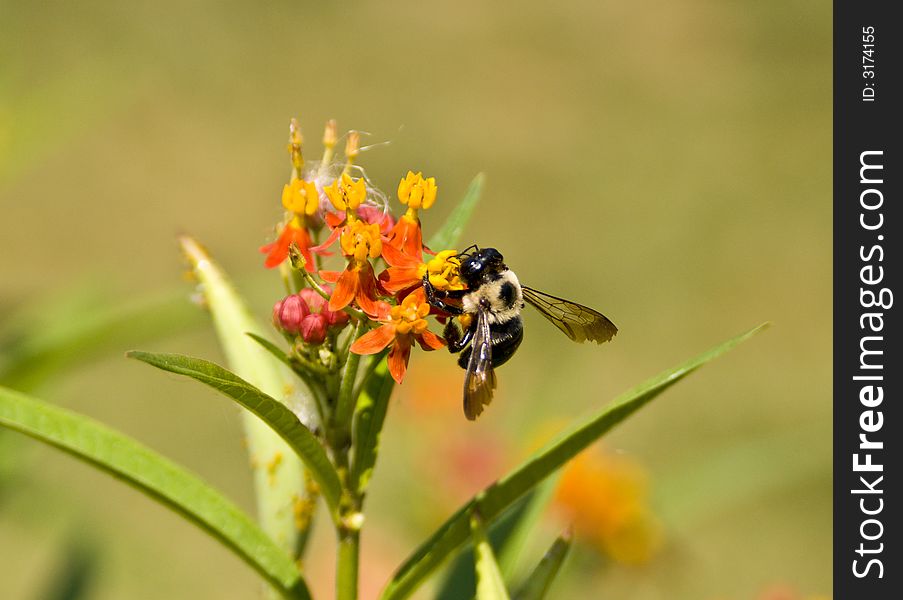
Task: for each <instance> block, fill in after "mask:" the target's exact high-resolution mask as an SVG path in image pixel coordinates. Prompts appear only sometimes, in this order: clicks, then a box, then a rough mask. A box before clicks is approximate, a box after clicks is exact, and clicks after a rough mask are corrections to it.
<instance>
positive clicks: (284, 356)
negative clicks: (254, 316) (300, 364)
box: [247, 332, 293, 369]
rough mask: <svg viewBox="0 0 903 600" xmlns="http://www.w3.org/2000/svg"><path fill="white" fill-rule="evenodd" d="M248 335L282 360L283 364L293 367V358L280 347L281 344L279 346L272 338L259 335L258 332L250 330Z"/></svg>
mask: <svg viewBox="0 0 903 600" xmlns="http://www.w3.org/2000/svg"><path fill="white" fill-rule="evenodd" d="M247 336H248V337H249V338H251V339H252V340H254V341H255V342H257V343H258V344H260V345H261V347H262V348H263V349H264V350H266V351H267V352H269V353H270V354H272V355H273V356H274V357H275V358H276V359H277V360H278V361H279V362H281V363H282V364H284V365H285V366H287V367H288V368H290V369H291V368H293V367H292V361H291V358H290V357H289V355H288V354H286V353H285V351H284V350H283V349H282V348H280V347H279V346H277V345H276V344H274V343H273V342H271V341H270V340H268V339H266V338H265V337H262V336H259V335H257V334H256V333H251V332H248V333H247Z"/></svg>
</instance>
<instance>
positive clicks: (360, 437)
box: [351, 357, 395, 495]
mask: <svg viewBox="0 0 903 600" xmlns="http://www.w3.org/2000/svg"><path fill="white" fill-rule="evenodd" d="M379 361H380V362H379V364H378V365H377V366H376V369H375V370H374V371H373V373H372V374H371V375H370V377H369V379H368V380H367V384H366V385H365V386H364V390H363V392H362V393H361V395H360V397H359V398H358V401H357V413H356V415H355V418H354V429H353V432H352V444H353V452H354V454H353V459H352V462H351V485H352V486H353V487H354V491H355V492H357V493H358V494H361V495H363V494H364V493H365V492H366V490H367V484H368V483H369V482H370V476H371V475H372V474H373V467H374V466H375V465H376V456H377V454H378V453H379V436H380V433H381V432H382V429H383V423H384V422H385V420H386V413H387V412H388V410H389V398H390V397H391V396H392V390H393V389H395V380H394V379H392V375H391V373H389V368H388V366H387V364H386V360H385V358H382V357H381V358H379Z"/></svg>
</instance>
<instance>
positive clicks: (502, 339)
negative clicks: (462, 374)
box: [458, 317, 524, 369]
mask: <svg viewBox="0 0 903 600" xmlns="http://www.w3.org/2000/svg"><path fill="white" fill-rule="evenodd" d="M489 330H490V331H491V332H492V339H491V342H490V344H491V346H492V366H493V367H498V366H501V365H503V364H505V363H506V362H507V361H508V359H509V358H511V357H512V356H514V352H515V350H517V347H518V346H520V343H521V341H523V339H524V322H523V321H522V320H521V318H520V317H515V318H513V319H509V320H508V321H505V322H504V323H491V324H490V325H489ZM471 351H472V347H471V346H468V347H467V349H466V350H464V352H462V353H461V356H460V357H458V365H460V367H461V368H462V369H466V368H467V362H468V361H469V360H470V353H471Z"/></svg>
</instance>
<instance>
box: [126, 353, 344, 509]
mask: <svg viewBox="0 0 903 600" xmlns="http://www.w3.org/2000/svg"><path fill="white" fill-rule="evenodd" d="M127 356H128V357H129V358H134V359H137V360H140V361H142V362H146V363H147V364H149V365H153V366H155V367H157V368H158V369H163V370H164V371H169V372H171V373H177V374H179V375H186V376H188V377H191V378H192V379H196V380H198V381H200V382H201V383H204V384H207V385H209V386H210V387H212V388H214V389H217V390H219V391H221V392H222V393H224V394H225V395H227V396H229V397H230V398H232V399H233V400H235V401H236V402H238V403H239V404H241V405H242V406H244V407H245V408H246V409H248V410H249V411H251V412H252V413H254V414H255V415H257V417H258V418H260V420H261V421H263V422H264V423H266V424H267V426H269V427H270V429H272V430H273V431H274V432H276V433H277V434H278V435H279V437H281V438H282V439H283V440H284V441H285V443H286V444H288V446H289V448H291V449H292V450H293V451H294V452H295V454H297V456H298V457H299V458H300V459H301V460H302V461H304V464H305V465H306V466H307V468H308V470H309V471H310V474H311V476H312V477H313V478H314V480H315V481H316V482H317V484H318V485H319V487H320V491H321V493H322V494H323V498H324V499H325V500H326V504H327V505H328V506H329V508H330V510H331V511H332V513H333V516H337V515H338V507H339V499H340V498H341V494H342V489H341V483H340V482H339V476H338V474H337V473H336V471H335V469H334V468H333V466H332V463H331V462H330V461H329V457H328V456H326V451H325V450H324V449H323V446H322V445H321V444H320V442H319V441H318V440H317V438H316V437H315V436H314V434H313V433H311V432H310V430H309V429H308V428H307V427H305V426H304V424H303V423H301V421H299V420H298V417H297V416H296V415H295V413H293V412H292V411H290V410H289V409H288V408H286V407H285V406H284V405H283V404H282V403H281V402H278V401H276V400H274V399H273V398H271V397H270V396H268V395H266V394H264V393H263V392H261V391H260V390H258V389H257V388H256V387H254V386H253V385H251V384H250V383H248V382H247V381H245V380H244V379H242V378H241V377H238V376H237V375H235V374H234V373H232V372H230V371H227V370H226V369H224V368H222V367H221V366H219V365H217V364H216V363H212V362H210V361H206V360H203V359H200V358H191V357H189V356H182V355H179V354H154V353H150V352H139V351H132V352H129V353H128V354H127Z"/></svg>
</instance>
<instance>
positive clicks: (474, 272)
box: [459, 246, 508, 288]
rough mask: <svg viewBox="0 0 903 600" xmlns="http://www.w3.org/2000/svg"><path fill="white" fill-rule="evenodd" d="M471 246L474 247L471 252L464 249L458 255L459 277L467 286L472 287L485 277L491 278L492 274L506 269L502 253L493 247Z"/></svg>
mask: <svg viewBox="0 0 903 600" xmlns="http://www.w3.org/2000/svg"><path fill="white" fill-rule="evenodd" d="M472 248H474V251H473V252H472V253H468V252H466V251H465V252H464V253H463V254H460V255H459V257H460V258H461V269H460V273H461V278H462V279H463V280H464V283H466V284H467V287H469V288H474V287H476V286H477V285H478V284H479V283H481V282H482V281H484V280H485V279H487V278H489V279H492V278H493V277H492V276H493V275H497V274H499V273H501V272H502V271H507V270H508V267H507V266H506V265H505V259H504V257H503V256H502V253H501V252H499V251H498V250H496V249H495V248H483V249H482V250H481V249H480V248H478V247H476V246H473V247H472ZM468 250H469V249H468Z"/></svg>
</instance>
